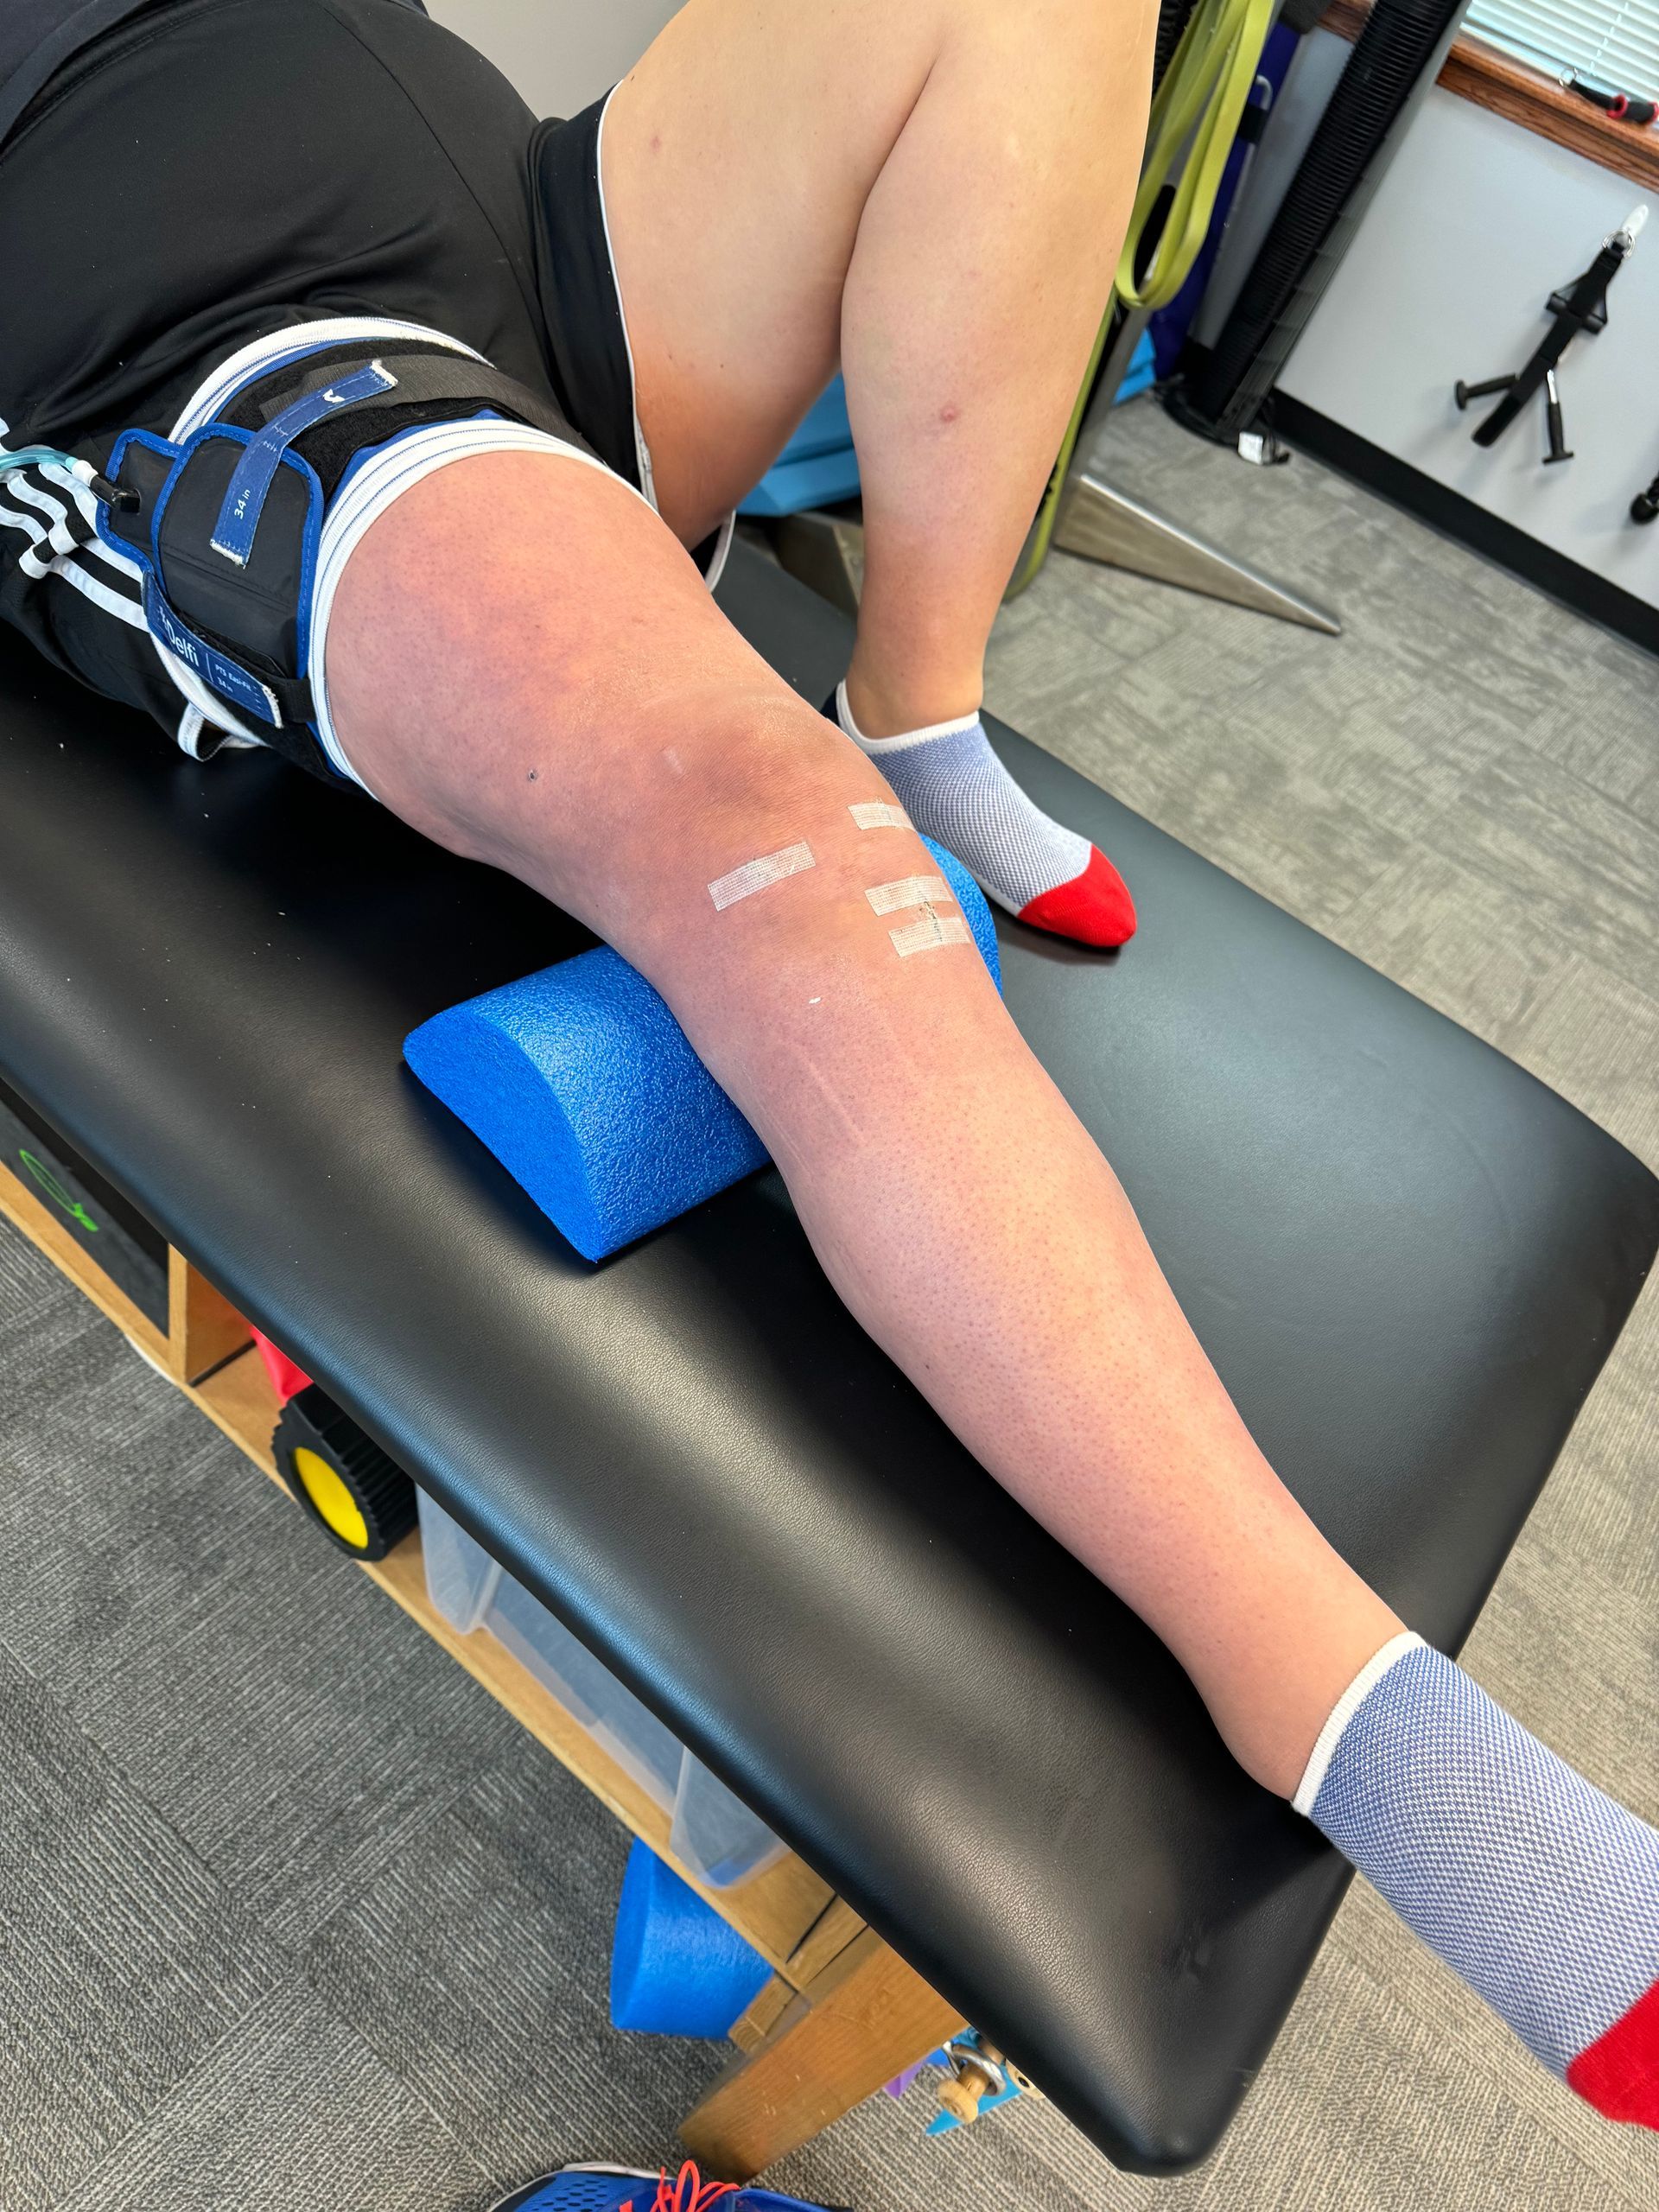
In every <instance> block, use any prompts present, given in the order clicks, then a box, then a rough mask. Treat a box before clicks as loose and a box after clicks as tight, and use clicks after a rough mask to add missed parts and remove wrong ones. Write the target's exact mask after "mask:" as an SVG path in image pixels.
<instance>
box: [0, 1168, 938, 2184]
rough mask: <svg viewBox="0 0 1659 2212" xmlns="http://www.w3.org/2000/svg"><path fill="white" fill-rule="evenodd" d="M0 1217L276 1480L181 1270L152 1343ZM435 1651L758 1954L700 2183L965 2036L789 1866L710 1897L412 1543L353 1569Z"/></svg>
mask: <svg viewBox="0 0 1659 2212" xmlns="http://www.w3.org/2000/svg"><path fill="white" fill-rule="evenodd" d="M0 1217H3V1218H4V1219H6V1220H8V1221H10V1223H11V1224H13V1226H14V1227H15V1228H16V1229H18V1230H21V1231H22V1234H23V1235H24V1236H26V1237H27V1238H28V1239H29V1243H31V1244H33V1245H34V1246H35V1248H36V1249H37V1250H39V1251H41V1252H43V1253H44V1254H45V1255H46V1256H47V1258H48V1259H49V1260H50V1261H51V1262H53V1264H54V1266H55V1267H56V1268H58V1269H59V1271H60V1273H61V1274H65V1275H67V1277H68V1278H69V1280H70V1281H72V1282H73V1283H74V1284H75V1286H76V1287H77V1288H79V1290H81V1291H83V1292H84V1293H85V1294H86V1296H87V1297H88V1298H90V1299H91V1300H92V1303H93V1305H94V1306H97V1307H98V1308H99V1311H100V1313H104V1314H105V1316H106V1317H107V1318H108V1319H110V1320H111V1321H113V1322H114V1324H115V1325H116V1326H117V1328H118V1329H119V1330H120V1331H121V1332H122V1333H123V1334H124V1336H125V1337H126V1338H128V1339H129V1341H130V1343H131V1344H134V1345H135V1346H136V1347H137V1350H138V1351H140V1352H141V1353H142V1354H143V1357H145V1358H146V1359H148V1360H149V1363H150V1364H151V1365H152V1366H153V1367H155V1368H156V1369H158V1370H160V1372H161V1373H162V1374H163V1375H165V1376H167V1377H168V1381H169V1382H171V1383H174V1384H175V1385H176V1387H177V1388H178V1389H181V1391H182V1392H183V1393H184V1395H185V1396H186V1397H187V1398H188V1399H189V1400H190V1402H191V1403H192V1404H193V1405H194V1406H196V1407H198V1408H200V1411H201V1412H203V1413H204V1414H207V1418H208V1420H209V1421H213V1423H214V1425H215V1426H216V1427H219V1428H220V1429H222V1430H223V1431H224V1433H226V1436H228V1437H229V1438H230V1440H231V1441H232V1443H233V1444H235V1445H237V1446H238V1447H239V1448H240V1449H241V1451H242V1452H245V1454H246V1456H247V1457H248V1458H249V1459H251V1460H252V1461H253V1463H254V1465H256V1466H257V1467H259V1468H262V1469H263V1470H264V1472H265V1473H266V1474H267V1475H269V1476H270V1477H271V1478H273V1480H277V1481H280V1479H281V1478H280V1477H278V1476H277V1465H276V1461H275V1459H273V1457H272V1455H271V1433H272V1431H273V1430H274V1428H275V1427H276V1424H277V1412H278V1401H277V1394H276V1392H275V1390H274V1389H272V1388H271V1384H270V1379H269V1377H268V1376H267V1375H266V1373H265V1369H264V1362H263V1361H262V1360H261V1359H260V1357H259V1355H258V1353H257V1351H256V1350H255V1349H254V1346H253V1343H252V1339H251V1337H250V1335H249V1332H248V1325H247V1323H246V1321H245V1319H243V1317H242V1315H241V1314H240V1313H238V1312H237V1310H236V1308H235V1307H234V1306H232V1305H231V1304H230V1302H229V1300H226V1299H225V1298H224V1297H222V1296H221V1295H220V1294H219V1292H218V1291H217V1290H216V1289H215V1288H214V1287H213V1284H212V1283H210V1282H209V1281H208V1280H207V1277H206V1276H205V1275H203V1274H200V1272H199V1271H198V1270H197V1269H196V1268H194V1267H193V1266H191V1264H190V1263H189V1262H188V1261H187V1260H186V1259H185V1258H184V1256H183V1255H182V1254H181V1253H180V1252H178V1251H177V1250H175V1249H172V1248H170V1247H169V1249H168V1326H167V1327H166V1329H165V1330H163V1329H162V1328H160V1327H158V1326H157V1325H156V1323H155V1322H154V1321H153V1320H151V1319H149V1316H148V1315H146V1314H144V1313H141V1312H140V1311H139V1309H138V1307H137V1306H136V1305H134V1304H133V1302H132V1300H130V1298H129V1297H127V1295H126V1294H125V1293H124V1291H122V1290H121V1289H119V1288H118V1287H117V1286H116V1285H115V1284H114V1283H113V1282H111V1281H110V1279H109V1278H108V1277H107V1276H106V1275H105V1274H104V1273H103V1272H102V1270H101V1269H100V1268H99V1267H98V1265H97V1264H96V1262H94V1261H93V1260H92V1258H91V1257H90V1255H88V1253H87V1252H86V1250H85V1249H84V1248H83V1247H82V1245H81V1244H80V1243H79V1241H78V1240H77V1239H76V1238H75V1237H74V1236H72V1235H70V1234H69V1232H68V1231H67V1230H66V1229H65V1228H64V1227H62V1226H61V1225H60V1222H59V1221H58V1219H57V1218H56V1217H55V1216H54V1213H53V1211H52V1209H51V1207H50V1205H48V1203H47V1202H46V1201H45V1200H44V1199H43V1198H41V1197H39V1196H37V1195H36V1193H35V1191H34V1190H33V1189H32V1188H30V1187H29V1186H27V1185H24V1184H23V1183H22V1181H21V1180H19V1179H17V1178H16V1177H15V1176H14V1175H13V1174H11V1173H0ZM361 1572H362V1573H365V1574H366V1575H368V1576H369V1577H370V1579H371V1580H373V1581H375V1582H378V1584H379V1586H380V1587H381V1588H382V1589H383V1590H385V1592H387V1593H388V1595H389V1596H391V1597H392V1598H393V1599H396V1600H397V1604H398V1605H401V1606H402V1607H403V1609H404V1611H405V1612H406V1613H408V1614H409V1615H410V1618H412V1619H414V1620H416V1621H418V1622H419V1624H420V1625H421V1626H422V1627H423V1629H424V1630H426V1632H427V1634H428V1635H429V1637H432V1638H433V1640H434V1641H435V1643H441V1644H442V1646H443V1648H444V1649H445V1650H446V1651H448V1653H449V1654H450V1655H451V1656H453V1657H454V1658H455V1659H457V1660H458V1661H459V1662H460V1663H461V1665H462V1666H463V1667H464V1668H465V1669H467V1673H468V1674H469V1675H472V1676H473V1677H474V1680H475V1681H480V1682H481V1683H482V1684H483V1686H484V1688H486V1690H488V1691H489V1693H490V1694H491V1696H492V1697H493V1698H495V1699H496V1700H498V1702H499V1703H500V1704H502V1705H504V1706H505V1707H506V1708H507V1710H508V1712H509V1713H512V1714H513V1715H514V1717H515V1718H516V1719H518V1720H519V1721H520V1722H521V1723H522V1724H523V1726H524V1727H526V1728H528V1729H529V1731H530V1732H531V1735H532V1736H534V1737H535V1738H537V1742H539V1743H541V1744H543V1745H545V1746H546V1747H547V1749H548V1750H549V1751H551V1752H552V1754H553V1756H554V1757H555V1758H556V1759H558V1760H559V1761H561V1763H562V1764H563V1765H565V1766H566V1767H568V1768H569V1770H570V1772H571V1773H572V1774H574V1775H575V1777H576V1778H577V1780H578V1781H579V1782H581V1783H583V1784H585V1786H586V1787H587V1788H588V1789H590V1790H591V1791H592V1792H593V1794H594V1796H596V1797H598V1798H599V1799H601V1801H602V1802H603V1803H605V1804H606V1805H607V1806H608V1807H609V1808H610V1810H611V1811H612V1812H613V1814H614V1815H616V1817H617V1819H618V1820H620V1821H621V1822H622V1824H623V1826H624V1827H626V1828H628V1829H630V1830H632V1833H633V1834H635V1835H637V1836H639V1837H640V1838H641V1839H642V1840H644V1841H645V1843H647V1844H649V1846H650V1847H651V1848H652V1851H654V1852H655V1853H657V1855H658V1858H659V1859H663V1860H664V1862H665V1863H666V1864H667V1865H669V1866H672V1867H674V1870H675V1872H677V1874H679V1875H680V1876H681V1877H682V1878H683V1879H684V1880H685V1881H687V1882H689V1883H690V1885H691V1886H692V1887H693V1889H695V1890H696V1891H698V1893H699V1894H700V1895H701V1896H702V1897H704V1898H705V1899H706V1900H707V1901H708V1903H709V1904H711V1905H713V1906H714V1908H715V1910H716V1911H718V1912H719V1913H720V1914H721V1916H722V1917H723V1918H724V1919H725V1920H727V1921H728V1922H729V1923H730V1924H731V1926H732V1927H734V1929H736V1930H737V1931H738V1933H739V1934H740V1935H741V1936H744V1937H746V1938H747V1941H748V1942H751V1943H752V1944H753V1946H754V1948H755V1949H756V1950H757V1951H759V1952H760V1955H761V1956H762V1957H763V1958H764V1959H765V1960H766V1962H767V1963H768V1965H769V1966H770V1967H772V1980H770V1981H769V1982H768V1983H767V1984H766V1986H765V1987H764V1988H763V1989H762V1990H761V1992H760V1995H759V1996H758V1997H757V1998H756V1999H754V2001H753V2004H752V2005H750V2006H749V2007H748V2010H747V2012H745V2013H744V2014H743V2016H742V2018H741V2019H740V2020H738V2021H737V2022H736V2023H735V2024H734V2027H733V2029H732V2031H731V2034H732V2041H733V2042H734V2044H736V2045H737V2046H738V2049H737V2053H736V2055H735V2056H734V2058H733V2060H732V2062H731V2063H730V2064H729V2065H728V2067H727V2068H726V2069H725V2070H724V2072H722V2073H721V2075H719V2076H718V2077H717V2078H716V2080H715V2082H714V2083H713V2085H712V2086H711V2087H710V2088H709V2091H708V2093H707V2094H705V2095H704V2096H703V2098H702V2101H700V2102H699V2103H698V2104H697V2105H696V2107H695V2108H694V2109H693V2110H692V2111H691V2112H690V2113H689V2114H688V2115H687V2117H686V2118H685V2120H683V2122H682V2123H681V2127H680V2133H681V2135H682V2136H683V2139H684V2141H685V2143H686V2145H687V2147H688V2149H690V2152H692V2153H693V2155H694V2156H695V2157H696V2158H697V2159H698V2160H699V2161H700V2163H701V2164H702V2166H703V2168H704V2169H705V2171H707V2172H708V2173H709V2174H710V2175H716V2176H719V2177H721V2178H722V2179H728V2180H734V2181H747V2180H748V2179H750V2178H751V2177H753V2175H754V2174H756V2173H758V2172H760V2170H761V2169H762V2168H763V2167H765V2166H768V2165H770V2164H772V2162H773V2161H774V2160H775V2159H778V2158H782V2157H784V2156H785V2153H786V2152H790V2151H792V2150H794V2149H796V2148H798V2145H801V2144H803V2143H805V2142H808V2141H810V2139H811V2138H812V2137H813V2136H814V2135H816V2134H817V2133H819V2131H820V2130H821V2129H823V2128H825V2127H827V2126H829V2123H830V2121H831V2120H838V2119H839V2118H840V2117H841V2115H842V2113H845V2112H849V2111H850V2110H851V2109H852V2107H854V2106H855V2105H856V2104H860V2103H861V2102H862V2101H863V2100H864V2099H865V2098H866V2097H868V2096H869V2095H871V2094H873V2093H874V2091H875V2090H877V2089H879V2088H880V2087H881V2085H882V2083H883V2082H888V2081H891V2080H892V2079H893V2076H894V2075H897V2074H899V2073H902V2072H903V2070H904V2069H906V2067H908V2066H911V2065H913V2064H914V2063H916V2062H917V2061H918V2059H921V2058H925V2056H926V2055H927V2054H928V2052H929V2051H931V2050H934V2049H935V2048H936V2047H937V2046H938V2045H939V2044H942V2043H944V2042H946V2041H947V2040H948V2039H949V2038H950V2037H951V2036H953V2035H956V2034H957V2032H958V2031H960V2030H961V2029H962V2027H963V2024H964V2023H963V2018H962V2016H961V2014H960V2013H959V2012H956V2011H955V2010H954V2009H953V2008H952V2007H951V2006H950V2005H948V2004H946V2002H945V2001H944V1999H943V1998H942V1997H940V1996H938V1994H937V1993H936V1992H935V1991H933V1990H932V1989H931V1988H930V1987H929V1986H928V1985H927V1983H926V1982H925V1981H924V1980H922V1979H921V1977H920V1975H919V1974H917V1973H916V1972H915V1971H914V1970H913V1969H912V1967H909V1966H907V1965H906V1963H905V1961H903V1960H902V1959H901V1958H900V1957H899V1955H898V1953H897V1952H896V1951H893V1950H892V1949H890V1948H888V1946H887V1944H885V1943H884V1942H882V1941H881V1939H880V1936H877V1935H876V1934H875V1932H874V1929H871V1928H869V1927H868V1926H866V1924H865V1923H864V1922H863V1921H862V1920H861V1919H860V1918H859V1916H858V1915H857V1914H856V1913H855V1912H854V1910H852V1908H851V1907H850V1906H849V1905H848V1904H844V1903H843V1902H842V1899H841V1898H839V1897H836V1895H835V1893H834V1892H833V1891H831V1890H830V1889H829V1886H828V1885H827V1884H825V1883H824V1882H823V1881H822V1880H820V1878H818V1876H817V1875H816V1874H815V1873H814V1872H812V1870H811V1869H810V1867H809V1866H807V1865H806V1863H805V1862H804V1860H803V1859H798V1858H796V1857H795V1856H794V1855H793V1854H790V1855H788V1856H785V1858H783V1859H779V1860H776V1861H774V1863H773V1864H772V1865H771V1866H767V1867H765V1868H763V1869H762V1870H761V1871H760V1872H759V1873H757V1874H754V1875H753V1876H751V1877H750V1878H749V1879H748V1880H747V1881H745V1882H741V1883H739V1884H738V1885H736V1886H735V1887H734V1888H732V1889H729V1890H711V1889H709V1888H708V1887H707V1886H706V1885H704V1884H703V1883H702V1882H701V1881H699V1880H698V1879H697V1878H696V1876H695V1875H694V1874H692V1873H691V1872H690V1870H689V1869H688V1868H687V1867H685V1866H681V1865H679V1864H678V1863H677V1861H676V1859H675V1857H674V1854H673V1853H672V1851H671V1849H670V1847H669V1829H670V1825H671V1821H670V1815H669V1814H668V1813H666V1812H665V1811H664V1809H663V1808H662V1807H660V1806H659V1805H658V1804H657V1803H656V1802H655V1801H654V1800H653V1799H652V1798H651V1797H650V1796H647V1794H646V1793H645V1790H644V1789H641V1788H640V1786H639V1783H637V1782H636V1781H635V1780H634V1778H633V1777H632V1775H631V1774H629V1773H627V1772H626V1770H625V1769H624V1768H622V1767H621V1766H620V1765H619V1764H617V1762H616V1761H615V1760H614V1759H613V1758H611V1757H610V1755H609V1754H608V1753H607V1751H605V1750H604V1748H603V1747H602V1746H601V1745H599V1744H598V1743H596V1742H595V1741H594V1738H592V1737H591V1736H589V1735H588V1732H586V1730H585V1729H583V1728H582V1726H580V1725H579V1724H578V1723H577V1722H576V1720H575V1719H573V1718H572V1716H571V1715H570V1714H569V1713H567V1712H566V1711H565V1709H564V1708H563V1706H561V1705H560V1704H559V1703H558V1702H557V1701H556V1699H554V1698H553V1697H552V1696H551V1694H550V1693H549V1692H548V1691H547V1690H546V1689H544V1688H543V1686H542V1685H541V1684H540V1683H539V1682H538V1681H537V1680H536V1679H535V1677H534V1676H533V1675H531V1674H530V1673H529V1672H528V1671H527V1670H526V1669H524V1668H523V1667H521V1666H520V1665H519V1663H518V1661H517V1660H516V1659H514V1658H513V1657H512V1655H511V1654H510V1653H509V1652H508V1651H506V1650H505V1649H504V1648H503V1647H502V1646H501V1645H500V1644H499V1643H497V1642H496V1641H495V1639H494V1638H493V1637H490V1636H487V1635H479V1634H475V1635H471V1636H462V1635H458V1634H457V1633H456V1631H455V1630H454V1629H453V1628H451V1627H450V1625H449V1624H448V1622H447V1621H446V1620H445V1619H444V1618H442V1615H441V1614H440V1613H438V1612H437V1611H435V1610H434V1608H433V1606H432V1604H431V1602H430V1600H429V1599H428V1597H427V1594H426V1576H425V1572H424V1568H423V1562H422V1558H421V1543H420V1537H419V1535H411V1536H409V1537H407V1538H406V1539H405V1540H404V1542H403V1543H401V1544H399V1545H398V1546H397V1548H396V1550H395V1551H393V1552H392V1553H391V1554H390V1555H389V1556H388V1557H387V1558H385V1560H380V1561H378V1562H377V1563H374V1564H369V1563H366V1562H365V1563H363V1564H362V1565H361Z"/></svg>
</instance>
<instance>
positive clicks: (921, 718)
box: [847, 657, 982, 740]
mask: <svg viewBox="0 0 1659 2212" xmlns="http://www.w3.org/2000/svg"><path fill="white" fill-rule="evenodd" d="M981 696H982V684H981V682H980V679H979V677H978V676H977V674H976V675H974V676H972V677H957V678H955V679H951V680H942V679H939V678H938V677H933V678H924V677H908V676H899V677H892V678H887V677H880V676H876V677H872V676H871V675H870V674H869V673H868V671H866V670H865V669H863V668H861V666H860V664H859V663H858V660H857V658H856V657H855V658H854V661H853V664H852V666H851V667H850V668H849V670H848V671H847V704H848V706H849V708H850V709H851V710H852V716H853V720H854V721H855V723H856V724H857V725H858V729H859V733H860V734H861V736H863V737H867V738H870V739H872V740H874V739H880V738H884V737H903V736H905V735H906V734H908V733H909V732H910V731H911V730H913V729H928V728H931V726H932V725H933V724H934V723H935V722H950V721H965V720H966V719H967V717H968V716H969V715H976V714H977V713H978V712H979V704H980V699H981Z"/></svg>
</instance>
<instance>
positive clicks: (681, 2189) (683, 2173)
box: [621, 2158, 737, 2212]
mask: <svg viewBox="0 0 1659 2212" xmlns="http://www.w3.org/2000/svg"><path fill="white" fill-rule="evenodd" d="M736 2195H737V2183H735V2182H734V2181H704V2179H703V2178H702V2175H701V2174H700V2173H699V2172H698V2171H697V2169H696V2161H695V2160H694V2159H691V2158H688V2159H687V2160H686V2162H685V2164H683V2166H682V2167H681V2168H680V2171H679V2172H678V2173H677V2175H676V2176H675V2177H674V2179H673V2181H672V2182H671V2181H670V2180H669V2177H668V2168H667V2167H666V2166H664V2168H663V2170H662V2171H661V2172H660V2173H659V2174H658V2177H657V2194H656V2196H655V2197H654V2198H653V2199H652V2204H651V2212H709V2208H710V2206H711V2205H715V2204H718V2203H719V2202H720V2200H721V2197H722V2196H736ZM621 2212H634V2204H633V2199H632V2197H630V2198H629V2199H628V2202H626V2204H625V2205H623V2207H622V2208H621Z"/></svg>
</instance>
